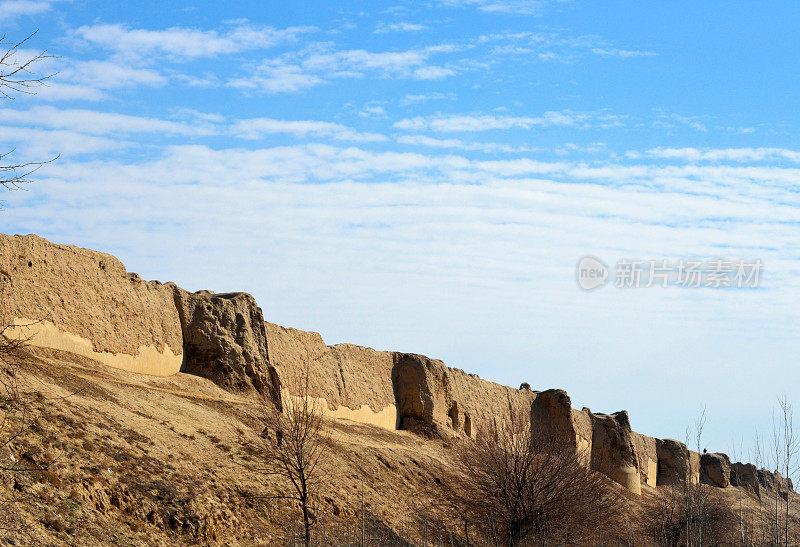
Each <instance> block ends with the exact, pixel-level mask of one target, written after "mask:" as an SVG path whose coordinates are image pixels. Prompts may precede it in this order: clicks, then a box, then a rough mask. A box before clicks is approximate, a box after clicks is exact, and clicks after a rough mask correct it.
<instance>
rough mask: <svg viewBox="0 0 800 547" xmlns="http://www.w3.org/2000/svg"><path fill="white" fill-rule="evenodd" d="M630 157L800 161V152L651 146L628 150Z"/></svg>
mask: <svg viewBox="0 0 800 547" xmlns="http://www.w3.org/2000/svg"><path fill="white" fill-rule="evenodd" d="M627 155H628V157H630V158H642V157H650V158H662V159H670V160H683V161H687V162H698V161H709V162H720V161H734V162H748V161H767V160H787V161H791V162H795V163H800V152H799V151H797V150H788V149H786V148H651V149H650V150H647V151H645V152H628V154H627Z"/></svg>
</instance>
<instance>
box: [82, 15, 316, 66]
mask: <svg viewBox="0 0 800 547" xmlns="http://www.w3.org/2000/svg"><path fill="white" fill-rule="evenodd" d="M313 30H315V29H314V28H313V27H290V28H286V29H274V28H271V27H253V26H250V25H247V24H238V25H236V26H233V27H231V28H229V29H227V30H225V31H222V32H220V31H217V30H199V29H194V28H186V27H172V28H169V29H166V30H145V29H134V28H130V27H128V26H126V25H119V24H113V25H112V24H96V25H91V26H82V27H80V28H78V29H77V30H76V31H75V32H74V36H75V37H76V38H79V39H80V40H83V41H86V42H88V43H90V44H94V45H97V46H100V47H103V48H105V49H108V50H110V51H113V52H116V53H119V54H121V55H124V56H126V57H132V58H136V59H140V60H145V61H147V60H149V57H150V56H152V55H166V56H168V57H170V58H173V59H175V60H186V59H196V58H201V57H215V56H219V55H227V54H232V53H238V52H241V51H247V50H255V49H268V48H271V47H274V46H276V45H278V44H281V43H285V42H289V41H292V40H294V39H296V38H297V37H298V36H299V35H302V34H305V33H308V32H311V31H313Z"/></svg>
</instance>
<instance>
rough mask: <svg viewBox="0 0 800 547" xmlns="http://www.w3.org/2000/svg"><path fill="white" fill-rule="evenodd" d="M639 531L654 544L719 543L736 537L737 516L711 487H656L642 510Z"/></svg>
mask: <svg viewBox="0 0 800 547" xmlns="http://www.w3.org/2000/svg"><path fill="white" fill-rule="evenodd" d="M641 516H642V528H643V530H642V532H643V533H644V535H646V536H647V537H649V538H650V539H651V540H652V541H653V542H654V543H655V544H657V545H665V546H672V545H706V544H707V545H720V544H730V543H735V542H736V541H737V537H738V535H739V519H738V517H737V515H736V514H735V513H734V511H733V510H732V509H731V507H730V505H729V504H728V502H727V501H726V500H725V499H724V498H723V496H722V494H721V493H720V492H717V491H716V489H715V488H713V487H710V486H707V485H701V484H688V485H683V486H675V487H662V488H659V489H658V492H657V494H656V496H655V499H653V500H652V501H650V502H648V503H647V504H646V505H645V507H644V509H643V511H642V515H641Z"/></svg>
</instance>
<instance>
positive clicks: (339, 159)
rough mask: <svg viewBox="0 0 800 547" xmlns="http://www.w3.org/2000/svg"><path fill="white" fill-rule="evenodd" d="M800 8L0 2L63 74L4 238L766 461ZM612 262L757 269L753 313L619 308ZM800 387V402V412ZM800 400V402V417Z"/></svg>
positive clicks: (25, 130)
mask: <svg viewBox="0 0 800 547" xmlns="http://www.w3.org/2000/svg"><path fill="white" fill-rule="evenodd" d="M798 12H800V5H798V4H797V3H796V2H771V3H769V4H768V5H765V4H763V3H757V2H737V3H735V4H732V3H730V2H725V3H723V2H685V3H677V2H670V3H667V2H578V1H532V0H430V1H427V2H414V3H402V2H335V3H333V2H331V3H325V2H323V3H320V2H302V3H301V2H280V3H277V2H225V3H222V2H208V3H203V2H192V3H184V4H182V3H180V2H171V3H169V5H168V6H164V5H163V3H161V2H127V3H118V2H91V1H78V0H75V1H72V2H70V1H44V0H5V1H0V24H2V27H3V29H4V32H5V34H6V37H7V38H6V39H7V40H14V39H21V38H23V37H25V36H26V35H27V34H29V33H30V32H31V31H33V30H36V29H38V30H39V32H38V34H37V35H36V36H35V37H34V38H33V39H32V40H31V41H30V42H29V44H28V46H27V47H29V49H28V50H27V51H23V52H22V54H23V55H24V54H25V53H33V52H35V51H36V50H37V48H38V49H47V50H48V52H50V53H52V54H54V55H58V56H59V58H57V59H52V60H49V61H47V62H46V63H43V64H41V65H40V69H41V71H42V72H43V73H47V72H57V74H56V75H55V76H54V77H53V78H52V79H51V81H50V84H49V85H48V87H45V88H41V89H40V90H39V92H38V93H37V95H35V96H32V97H18V98H16V99H15V100H13V101H8V100H6V101H4V103H3V104H2V105H0V141H2V142H0V145H3V146H5V147H6V148H8V149H10V148H15V151H14V156H13V159H14V160H17V161H28V160H37V159H42V158H49V157H52V156H53V155H55V154H60V157H59V158H58V160H57V161H55V162H53V163H52V164H49V165H47V166H45V167H43V168H42V169H41V170H40V171H39V172H38V173H37V181H36V182H35V184H32V185H30V186H29V187H28V188H27V189H26V191H19V192H12V193H7V194H6V196H5V198H6V206H7V208H6V210H5V211H3V213H2V216H0V230H2V231H3V232H7V233H30V232H34V233H38V234H40V235H43V236H45V237H48V238H50V239H52V240H54V241H57V242H62V243H72V244H77V245H81V246H85V247H90V248H94V249H98V250H103V251H106V252H110V253H112V254H114V255H116V256H118V257H119V258H120V259H122V260H123V262H124V263H125V264H126V265H127V266H128V269H129V270H131V271H136V272H138V273H139V274H140V275H142V276H143V277H145V278H148V279H160V280H162V281H166V280H172V281H175V282H177V283H178V284H180V285H182V286H184V287H186V288H188V289H192V290H197V289H202V288H210V289H213V290H217V291H228V290H246V291H248V292H250V293H252V294H254V295H255V296H256V298H257V299H258V301H259V303H260V304H261V306H262V308H263V309H264V315H265V317H266V318H267V319H268V320H269V321H273V322H276V323H280V324H283V325H288V326H294V327H298V328H303V329H309V330H317V331H319V332H321V333H322V334H323V336H324V337H325V339H326V340H327V341H328V343H338V342H344V341H347V342H353V343H357V344H362V345H368V346H372V347H376V348H379V349H397V350H406V351H415V352H419V353H425V354H427V355H430V356H432V357H438V358H441V359H443V360H445V361H446V362H447V363H448V364H450V365H451V366H457V367H460V368H463V369H465V370H468V371H473V372H477V373H479V374H480V375H481V376H482V377H483V378H488V379H493V380H496V381H499V382H502V383H506V384H510V385H514V386H516V385H519V384H520V383H521V382H523V381H527V382H529V383H530V384H531V385H532V386H533V387H534V389H546V388H549V387H562V388H565V389H567V390H568V392H569V393H570V394H571V395H572V398H573V405H574V406H576V407H578V408H580V407H582V406H589V407H590V408H591V409H592V410H594V411H600V412H613V411H616V410H620V409H622V408H626V409H628V410H629V411H630V412H631V421H632V423H633V426H634V428H635V429H637V430H639V431H641V432H643V433H648V434H651V435H655V436H661V437H677V438H683V435H684V427H685V425H686V424H688V423H690V422H692V421H693V419H694V417H695V416H696V414H697V413H698V412H699V410H700V409H701V408H702V406H703V405H707V406H708V416H709V425H708V428H707V430H706V438H707V444H708V446H709V448H711V449H715V450H717V449H718V450H728V451H730V449H731V447H732V446H733V445H734V444H737V445H738V443H739V442H740V441H743V443H744V447H745V448H744V449H743V450H742V451H743V452H745V454H744V455H745V456H746V455H747V454H746V452H747V448H748V447H749V446H750V445H751V444H752V438H753V434H754V431H755V430H756V429H760V430H761V431H762V433H766V429H767V428H768V426H769V424H770V411H771V410H770V409H771V407H772V406H773V402H774V400H775V397H776V396H777V395H779V394H781V393H784V392H785V393H787V394H788V395H789V397H790V398H791V397H792V395H796V387H795V386H797V385H798V382H799V381H800V372H798V367H797V366H796V359H797V355H798V350H799V349H800V343H798V336H797V332H798V326H799V325H798V304H799V303H800V302H798V300H799V299H798V289H800V283H798V273H800V268H798V255H799V254H800V233H799V232H798V229H797V228H798V221H800V195H799V194H798V185H799V183H800V142H798V135H800V132H798V129H799V127H798V126H800V120H799V119H798V117H799V116H800V111H798V109H797V108H796V104H797V99H798V89H797V83H796V82H797V77H798V63H797V54H796V52H797V51H798V46H800V38H798V34H797V33H796V32H795V29H794V28H793V27H794V26H796V22H797V21H798V15H800V13H798ZM586 254H592V255H596V256H598V257H600V258H602V259H603V260H605V261H606V262H608V263H611V264H613V263H614V262H616V260H618V259H620V258H641V259H661V258H667V259H671V260H676V259H679V258H689V257H708V258H711V257H727V258H731V259H738V258H746V259H754V258H759V259H761V260H763V261H764V264H765V269H764V276H763V282H762V285H761V287H760V288H758V289H752V290H711V289H697V290H691V289H679V288H676V287H670V288H667V289H657V288H650V289H637V290H629V291H621V290H617V289H614V288H611V287H606V288H604V289H602V290H600V291H596V292H593V293H585V292H583V291H581V290H579V289H578V287H577V285H576V283H575V277H574V268H575V263H576V261H577V260H578V259H579V258H580V257H581V256H583V255H586ZM793 392H794V393H793ZM795 399H797V398H796V397H795Z"/></svg>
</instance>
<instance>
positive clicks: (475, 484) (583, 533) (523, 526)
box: [446, 413, 626, 545]
mask: <svg viewBox="0 0 800 547" xmlns="http://www.w3.org/2000/svg"><path fill="white" fill-rule="evenodd" d="M532 427H533V428H535V427H536V426H535V425H532V423H531V420H530V416H529V415H528V416H526V415H521V414H517V413H515V414H511V415H509V416H507V417H506V419H504V420H497V421H496V422H495V423H493V424H489V425H488V427H485V428H482V432H481V434H480V435H479V436H478V438H477V439H476V440H475V441H472V440H465V441H463V443H462V444H461V445H460V446H458V447H457V453H458V461H457V467H458V473H456V475H455V478H454V483H453V484H452V485H449V487H448V488H447V494H446V495H447V496H449V497H450V499H451V503H452V505H453V506H454V508H458V510H460V511H461V513H462V514H463V515H465V517H467V518H468V519H469V521H470V522H471V523H472V524H473V525H474V526H475V527H476V528H478V529H479V530H480V532H481V534H482V535H483V536H484V537H485V539H486V540H488V541H489V542H490V543H492V544H498V543H500V544H507V545H518V544H521V543H523V542H530V541H533V542H537V541H551V542H552V541H554V542H563V543H569V544H572V543H580V542H585V541H588V540H590V539H595V538H602V537H603V536H605V537H609V538H610V537H612V536H613V535H615V533H616V532H617V531H618V530H619V527H620V525H621V523H622V522H623V514H624V513H625V510H626V501H625V499H624V498H623V497H622V496H621V495H620V493H619V491H618V489H616V488H615V487H614V486H612V485H611V484H610V483H609V481H608V480H607V479H606V478H605V477H603V476H601V475H599V474H598V473H595V472H593V471H591V470H589V469H587V468H586V466H585V465H583V464H582V463H581V462H582V461H585V459H583V458H581V454H579V453H577V452H576V450H575V447H574V446H570V445H568V444H559V443H558V442H557V441H555V440H554V438H553V437H552V436H548V435H540V434H538V432H537V431H534V430H532ZM468 529H469V526H468V524H467V523H465V530H468Z"/></svg>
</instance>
